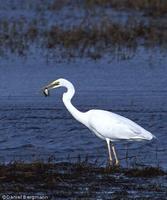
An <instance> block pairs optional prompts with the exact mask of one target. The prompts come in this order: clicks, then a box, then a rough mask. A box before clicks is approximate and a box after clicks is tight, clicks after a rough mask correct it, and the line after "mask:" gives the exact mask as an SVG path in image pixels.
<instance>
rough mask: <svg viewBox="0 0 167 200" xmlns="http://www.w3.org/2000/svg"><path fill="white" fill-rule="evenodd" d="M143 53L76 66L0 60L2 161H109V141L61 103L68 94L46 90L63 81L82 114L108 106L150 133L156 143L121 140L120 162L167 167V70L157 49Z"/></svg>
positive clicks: (80, 61) (40, 60) (85, 61)
mask: <svg viewBox="0 0 167 200" xmlns="http://www.w3.org/2000/svg"><path fill="white" fill-rule="evenodd" d="M151 54H152V57H150V52H148V51H147V50H144V49H142V48H141V49H140V50H139V51H138V52H137V54H136V56H135V57H133V58H132V59H130V60H122V61H117V60H112V61H111V60H110V58H108V57H107V58H102V59H101V60H99V61H97V62H94V61H91V60H88V59H76V60H75V61H71V62H68V61H65V60H64V61H62V62H61V63H57V62H56V61H54V60H51V62H49V63H46V60H45V59H44V58H41V57H40V56H38V54H36V58H33V57H32V56H29V57H28V59H23V58H19V57H18V58H17V59H14V58H12V57H11V58H9V59H8V60H7V59H2V62H1V64H0V80H1V86H0V94H1V97H0V161H1V162H10V161H11V160H24V161H31V160H36V159H47V158H48V157H49V156H51V155H52V156H55V160H56V161H62V160H67V159H69V157H71V159H77V157H78V155H80V156H81V157H85V156H88V157H89V159H90V160H95V159H98V160H99V162H101V163H105V162H106V161H107V159H108V153H107V147H106V143H105V141H102V140H100V139H99V138H97V137H96V136H94V135H93V134H92V133H91V132H90V131H89V130H88V129H87V128H86V127H84V126H83V125H82V124H80V123H79V122H77V121H75V120H74V119H73V118H72V116H71V115H70V114H69V113H68V111H67V110H66V108H65V107H64V105H63V103H62V100H61V98H62V93H63V92H64V89H59V90H57V91H52V93H51V96H50V97H49V98H45V97H44V96H43V95H42V93H41V88H42V86H44V85H45V84H47V83H48V82H50V81H51V80H54V79H57V78H60V77H63V78H67V79H69V80H70V81H71V82H72V83H73V84H74V86H75V87H76V94H75V97H74V99H73V104H74V105H76V107H77V108H78V109H79V110H81V111H87V110H89V109H92V108H99V109H106V110H109V111H112V112H116V113H118V114H121V115H123V116H125V117H128V118H130V119H132V120H134V121H135V122H137V123H139V124H140V125H142V126H143V127H144V128H145V129H147V130H149V131H150V132H152V133H153V134H154V135H155V136H156V137H157V138H158V140H157V141H151V142H135V143H130V144H128V152H127V145H126V144H120V143H119V142H118V143H116V149H117V151H118V155H119V158H120V159H121V162H122V164H123V165H126V164H127V159H125V157H126V156H127V154H128V157H129V159H128V162H129V164H132V163H138V164H152V165H160V166H161V167H163V168H167V162H166V161H167V156H166V155H167V127H166V119H167V101H166V100H167V90H166V87H165V86H166V85H167V77H166V72H167V67H166V66H167V65H166V63H167V62H166V58H164V57H163V54H161V53H159V51H158V50H157V51H155V52H151Z"/></svg>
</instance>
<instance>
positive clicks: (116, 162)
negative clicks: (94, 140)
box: [112, 144, 119, 166]
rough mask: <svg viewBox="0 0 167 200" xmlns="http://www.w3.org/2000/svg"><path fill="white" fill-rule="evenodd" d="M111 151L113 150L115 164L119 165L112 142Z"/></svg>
mask: <svg viewBox="0 0 167 200" xmlns="http://www.w3.org/2000/svg"><path fill="white" fill-rule="evenodd" d="M112 151H113V154H114V157H115V165H116V166H119V160H118V157H117V154H116V151H115V147H114V145H113V144H112Z"/></svg>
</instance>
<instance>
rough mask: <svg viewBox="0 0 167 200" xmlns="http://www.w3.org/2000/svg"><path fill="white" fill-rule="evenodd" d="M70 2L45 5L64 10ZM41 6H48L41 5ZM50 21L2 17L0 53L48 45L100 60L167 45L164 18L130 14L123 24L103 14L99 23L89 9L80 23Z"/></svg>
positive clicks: (70, 55) (24, 51)
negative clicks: (138, 16)
mask: <svg viewBox="0 0 167 200" xmlns="http://www.w3.org/2000/svg"><path fill="white" fill-rule="evenodd" d="M127 1H128V0H127ZM143 1H144V0H143ZM74 2H75V1H74ZM74 2H73V3H74ZM76 2H77V1H76ZM123 2H124V3H125V2H126V1H125V0H124V1H114V0H113V1H107V0H97V1H95V0H92V1H91V0H90V1H88V0H87V1H86V3H87V4H91V5H95V4H98V5H99V6H101V5H105V4H107V5H108V4H110V5H111V4H112V6H113V5H115V7H116V4H119V3H121V4H123ZM130 2H131V1H130V0H129V3H128V4H127V3H125V5H131V4H132V2H131V3H130ZM133 2H136V3H134V4H135V5H138V4H139V1H133ZM137 2H138V4H137ZM31 3H32V2H31ZM45 4H46V5H45ZM147 4H148V5H147V7H151V5H152V4H151V3H150V1H147ZM68 5H70V2H69V1H68V0H63V1H56V0H55V1H52V2H50V3H49V4H48V2H47V1H45V3H44V5H43V6H44V7H45V9H46V8H47V9H50V10H60V9H62V8H63V6H68ZM142 5H143V6H144V7H146V2H145V1H144V2H143V4H142ZM156 5H159V4H158V3H157V4H156ZM49 6H50V8H49ZM81 6H83V4H81ZM31 7H32V6H30V8H31ZM119 7H120V6H119ZM131 7H132V6H131ZM139 7H140V6H139ZM164 7H165V6H164ZM41 9H44V8H43V7H41ZM104 9H105V8H104ZM39 10H40V9H39ZM38 12H39V13H40V15H39V16H42V15H43V14H42V13H43V12H42V11H38ZM47 23H48V21H47V19H44V18H42V17H39V18H35V19H31V20H27V19H26V18H25V17H20V18H18V19H17V20H16V19H15V20H14V19H13V20H7V19H1V20H0V54H1V55H4V54H8V53H14V54H17V55H21V56H25V55H26V54H27V52H29V50H30V49H31V47H32V46H33V47H37V48H41V49H45V50H46V52H52V53H53V54H54V51H55V50H58V51H56V54H58V52H59V53H60V54H62V55H63V57H67V58H70V59H71V58H75V57H85V56H86V57H89V58H91V59H93V60H97V59H100V58H101V57H103V56H104V55H105V54H108V53H109V54H112V56H114V54H115V56H116V57H119V56H120V57H121V58H122V59H128V58H129V57H130V56H131V55H130V54H131V53H129V52H135V51H136V49H137V48H138V47H139V46H144V47H146V48H154V47H161V48H163V49H166V47H167V26H166V25H165V23H164V21H163V20H161V19H159V20H158V21H155V20H151V19H149V20H142V19H141V20H135V18H132V17H129V18H128V19H127V20H126V22H125V23H124V24H122V23H116V22H114V21H113V20H112V19H111V18H110V17H109V16H106V15H105V16H101V17H100V18H99V20H98V23H97V22H96V21H95V20H94V18H93V16H92V15H88V16H87V15H86V13H85V17H83V19H81V22H80V24H77V25H72V24H69V25H67V26H66V27H63V26H61V25H58V24H56V23H55V24H54V23H53V25H51V26H47ZM132 55H133V53H132ZM56 56H57V55H56Z"/></svg>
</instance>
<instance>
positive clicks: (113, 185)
mask: <svg viewBox="0 0 167 200" xmlns="http://www.w3.org/2000/svg"><path fill="white" fill-rule="evenodd" d="M166 175H167V173H166V172H165V171H163V170H162V169H160V168H155V167H144V168H141V167H140V168H129V169H128V168H121V167H120V168H118V167H116V168H115V167H110V166H106V167H104V166H99V165H98V163H96V162H94V163H92V162H90V161H89V160H88V159H87V158H86V159H81V158H80V159H78V160H77V161H76V162H60V163H53V162H51V160H49V161H48V162H42V161H39V160H38V161H34V162H32V163H24V162H12V163H9V164H7V165H3V164H1V165H0V192H1V194H3V193H15V194H17V193H19V194H21V193H27V192H31V193H33V194H36V193H39V192H40V193H42V194H49V195H51V196H52V197H55V198H92V197H94V198H96V197H97V196H98V195H100V196H101V197H102V196H103V195H104V194H105V196H106V198H108V199H109V198H110V197H111V194H112V195H114V197H115V198H120V197H126V198H128V197H129V198H131V196H130V194H131V192H130V191H133V192H135V193H138V191H140V192H141V191H142V194H144V192H148V191H152V193H153V196H154V195H155V194H157V195H161V197H164V195H165V190H166V188H165V187H164V186H163V187H162V186H161V185H158V184H157V183H152V182H151V179H152V178H154V179H155V178H156V177H157V176H159V177H160V176H161V177H163V176H165V177H166ZM138 178H140V179H139V180H140V181H138ZM142 179H143V180H142ZM146 179H148V180H149V179H150V183H149V181H148V182H146Z"/></svg>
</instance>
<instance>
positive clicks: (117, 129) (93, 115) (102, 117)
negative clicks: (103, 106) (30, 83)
mask: <svg viewBox="0 0 167 200" xmlns="http://www.w3.org/2000/svg"><path fill="white" fill-rule="evenodd" d="M58 87H65V88H67V91H66V92H65V93H64V94H63V98H62V100H63V102H64V105H65V107H66V108H67V110H68V111H69V112H70V113H71V114H72V116H73V117H74V118H75V119H76V120H78V121H79V122H81V123H82V124H84V125H85V126H86V127H87V128H88V129H90V130H91V131H92V132H93V133H94V134H95V135H97V136H98V137H99V138H101V139H103V140H106V142H107V147H108V152H109V161H110V164H112V163H113V158H112V153H113V155H114V157H115V165H119V160H118V157H117V154H116V151H115V147H114V145H113V142H114V141H119V140H129V141H140V140H151V139H153V138H154V137H155V136H154V135H153V134H152V133H150V132H149V131H147V130H145V129H144V128H142V127H141V126H140V125H138V124H136V123H135V122H133V121H131V120H130V119H128V118H125V117H123V116H121V115H118V114H115V113H112V112H109V111H105V110H98V109H92V110H89V111H87V112H81V111H79V110H77V109H76V108H75V107H74V106H73V105H72V103H71V99H72V97H73V96H74V94H75V89H74V86H73V84H72V83H71V82H70V81H68V80H66V79H63V78H60V79H57V80H55V81H53V82H51V83H50V84H49V85H47V86H45V87H44V88H43V92H44V94H45V95H46V96H48V95H49V90H51V89H53V88H58ZM110 143H111V147H112V148H111V147H110ZM111 149H112V152H111Z"/></svg>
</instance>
